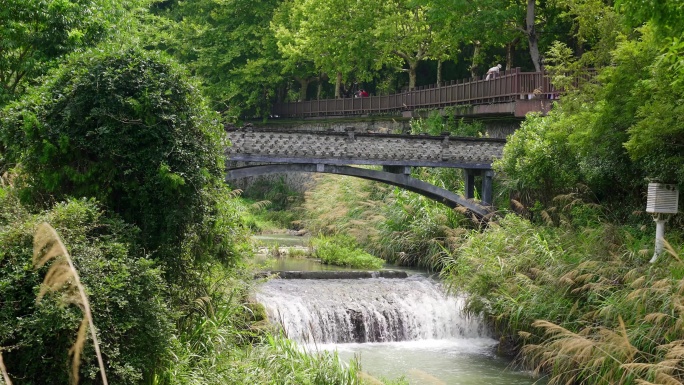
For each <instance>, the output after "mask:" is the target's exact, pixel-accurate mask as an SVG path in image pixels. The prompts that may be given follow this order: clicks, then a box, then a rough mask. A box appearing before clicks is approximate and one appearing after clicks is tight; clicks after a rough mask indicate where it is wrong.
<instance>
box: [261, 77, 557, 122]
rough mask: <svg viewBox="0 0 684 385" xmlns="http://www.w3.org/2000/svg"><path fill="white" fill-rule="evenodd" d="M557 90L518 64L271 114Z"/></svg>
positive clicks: (476, 100)
mask: <svg viewBox="0 0 684 385" xmlns="http://www.w3.org/2000/svg"><path fill="white" fill-rule="evenodd" d="M557 96H558V91H557V90H556V89H554V88H553V86H552V85H551V82H550V81H549V78H548V76H547V75H546V74H545V73H542V72H522V71H520V68H514V69H512V70H510V71H501V73H500V74H499V75H498V76H497V77H496V78H494V79H490V80H485V77H484V76H482V77H477V78H470V79H463V80H457V81H451V82H449V83H446V84H444V85H441V86H437V85H432V86H426V87H420V88H417V89H414V90H412V91H407V92H402V93H399V94H392V95H382V96H369V97H365V98H345V99H323V100H309V101H304V102H289V103H276V104H274V105H273V109H272V111H273V113H272V115H273V117H284V118H288V117H307V116H327V115H365V114H374V113H378V114H380V113H392V112H399V111H410V110H415V109H419V108H439V107H446V106H455V105H464V104H466V105H468V104H469V105H474V104H489V103H505V102H512V101H515V100H520V99H531V98H535V99H555V98H557Z"/></svg>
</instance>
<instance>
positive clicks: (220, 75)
mask: <svg viewBox="0 0 684 385" xmlns="http://www.w3.org/2000/svg"><path fill="white" fill-rule="evenodd" d="M279 4H280V1H279V0H268V1H260V2H254V1H248V0H226V1H213V0H200V1H192V2H180V3H179V5H178V6H177V7H176V8H174V9H173V11H172V17H174V18H175V20H176V21H177V24H176V25H175V26H174V28H173V33H174V34H175V37H174V38H173V39H171V40H170V41H169V42H168V47H167V49H168V50H169V51H171V52H172V53H173V55H174V56H176V57H177V58H178V60H179V61H180V62H181V63H183V64H185V65H187V66H188V68H190V70H191V71H192V73H193V74H194V75H197V76H198V77H199V78H200V79H201V81H202V85H203V90H204V92H205V94H206V95H207V96H208V97H209V99H210V101H211V107H212V108H214V109H215V110H217V111H220V112H222V113H223V114H224V115H227V118H228V119H229V120H237V119H241V118H243V117H245V116H248V117H253V116H262V117H266V116H268V115H269V113H270V111H271V102H272V100H273V98H274V97H275V90H276V89H277V88H278V86H279V85H280V84H282V82H283V75H282V73H283V64H282V60H281V55H280V53H279V52H278V46H277V44H276V40H275V38H274V36H273V34H272V32H271V30H270V22H271V19H272V18H273V13H274V12H275V10H276V9H277V7H278V5H279Z"/></svg>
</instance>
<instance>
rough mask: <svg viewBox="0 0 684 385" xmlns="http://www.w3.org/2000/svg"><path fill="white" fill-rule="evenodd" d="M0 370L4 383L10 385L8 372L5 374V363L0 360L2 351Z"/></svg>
mask: <svg viewBox="0 0 684 385" xmlns="http://www.w3.org/2000/svg"><path fill="white" fill-rule="evenodd" d="M0 372H2V378H3V380H4V381H5V385H12V381H10V378H9V374H7V368H5V363H4V362H3V361H2V353H0Z"/></svg>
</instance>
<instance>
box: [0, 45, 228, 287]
mask: <svg viewBox="0 0 684 385" xmlns="http://www.w3.org/2000/svg"><path fill="white" fill-rule="evenodd" d="M1 117H2V131H1V133H0V137H1V138H2V144H3V145H4V147H5V149H6V151H5V156H6V160H7V162H8V163H9V164H19V163H21V168H22V173H21V174H20V177H21V180H20V181H18V183H20V186H21V187H22V188H24V196H25V197H27V199H29V200H30V201H32V202H35V203H37V204H39V205H47V204H50V203H51V202H52V201H54V200H57V201H59V200H62V199H64V198H65V197H68V196H75V197H93V198H96V199H97V200H98V201H99V202H101V203H102V204H103V205H104V206H105V207H106V208H107V210H109V211H110V212H112V213H117V214H118V215H120V216H121V218H122V219H123V220H125V221H127V222H128V223H132V224H135V225H136V226H138V227H139V228H140V232H139V235H138V240H139V245H140V247H142V248H144V249H146V250H148V252H151V253H152V256H153V257H154V258H155V259H156V260H157V261H160V262H162V263H163V264H164V266H165V267H166V273H167V274H168V275H169V277H172V276H175V277H176V278H178V277H181V276H183V275H184V274H185V273H186V272H187V269H189V268H190V267H191V265H192V263H193V260H197V259H201V258H202V257H206V256H207V255H212V257H215V258H219V259H221V260H223V261H226V262H232V261H234V260H235V259H237V255H236V252H235V250H233V249H232V244H233V239H228V238H226V234H225V233H224V232H217V231H214V226H215V225H216V224H217V223H220V222H221V221H222V220H224V219H222V217H224V216H229V215H231V214H230V212H229V211H226V210H222V208H221V206H220V205H221V199H222V198H221V193H222V191H223V190H225V187H223V181H222V176H223V158H222V150H223V146H225V144H226V143H225V142H224V140H223V139H222V133H223V130H222V128H221V126H220V125H219V124H218V120H217V117H216V116H215V115H213V114H211V113H209V111H208V110H207V109H206V107H205V106H204V105H203V104H202V99H201V98H200V96H199V94H198V91H197V89H196V87H195V86H194V85H193V84H192V83H190V82H189V81H188V80H187V77H186V75H185V74H184V73H183V71H182V70H181V69H180V68H179V67H178V66H177V65H175V64H174V63H173V62H171V61H170V60H169V59H167V58H165V57H164V56H163V55H159V54H155V53H150V52H146V51H142V50H139V49H121V47H117V46H112V47H106V48H104V49H98V50H91V51H89V52H87V53H84V54H81V55H76V56H74V57H73V58H72V59H71V60H70V61H69V62H68V63H67V64H65V65H64V66H62V67H60V69H59V70H58V71H55V73H54V74H52V76H51V77H50V78H49V80H48V81H46V82H45V84H44V85H43V86H42V87H40V88H37V89H36V90H34V91H32V92H31V93H30V94H29V95H28V96H27V97H25V98H24V99H22V100H21V101H20V102H16V103H13V104H11V105H9V106H8V107H7V108H5V110H4V112H3V113H2V115H1ZM226 224H227V223H226ZM193 238H195V239H193ZM193 244H202V245H204V247H203V248H202V252H198V251H197V247H195V246H193ZM193 247H194V248H195V250H192V253H193V254H195V255H190V253H189V250H184V248H193Z"/></svg>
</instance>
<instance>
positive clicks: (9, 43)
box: [0, 0, 148, 106]
mask: <svg viewBox="0 0 684 385" xmlns="http://www.w3.org/2000/svg"><path fill="white" fill-rule="evenodd" d="M147 3H148V1H146V0H139V1H138V0H136V1H134V2H130V1H126V2H123V1H119V0H117V1H105V0H95V1H93V0H2V1H0V106H1V105H3V104H5V103H7V102H8V101H10V100H12V99H14V98H16V97H17V96H18V95H21V94H22V93H24V92H25V91H26V88H27V87H28V86H30V85H32V84H33V82H34V79H35V78H36V77H38V76H39V75H42V74H44V73H45V72H46V70H48V69H49V68H52V67H54V66H55V63H56V61H57V59H58V58H60V57H61V56H62V55H64V54H66V53H69V52H72V51H75V50H79V49H83V48H85V47H88V46H91V45H94V44H95V43H97V42H98V41H101V40H102V39H104V38H106V37H107V36H109V35H110V34H111V33H112V32H114V29H115V28H117V27H116V26H117V24H119V21H120V20H121V19H122V18H124V17H126V18H127V19H128V20H127V23H130V20H131V19H132V18H133V17H132V13H133V12H134V11H136V12H137V11H139V10H140V9H142V8H143V7H144V6H145V5H146V4H147Z"/></svg>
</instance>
